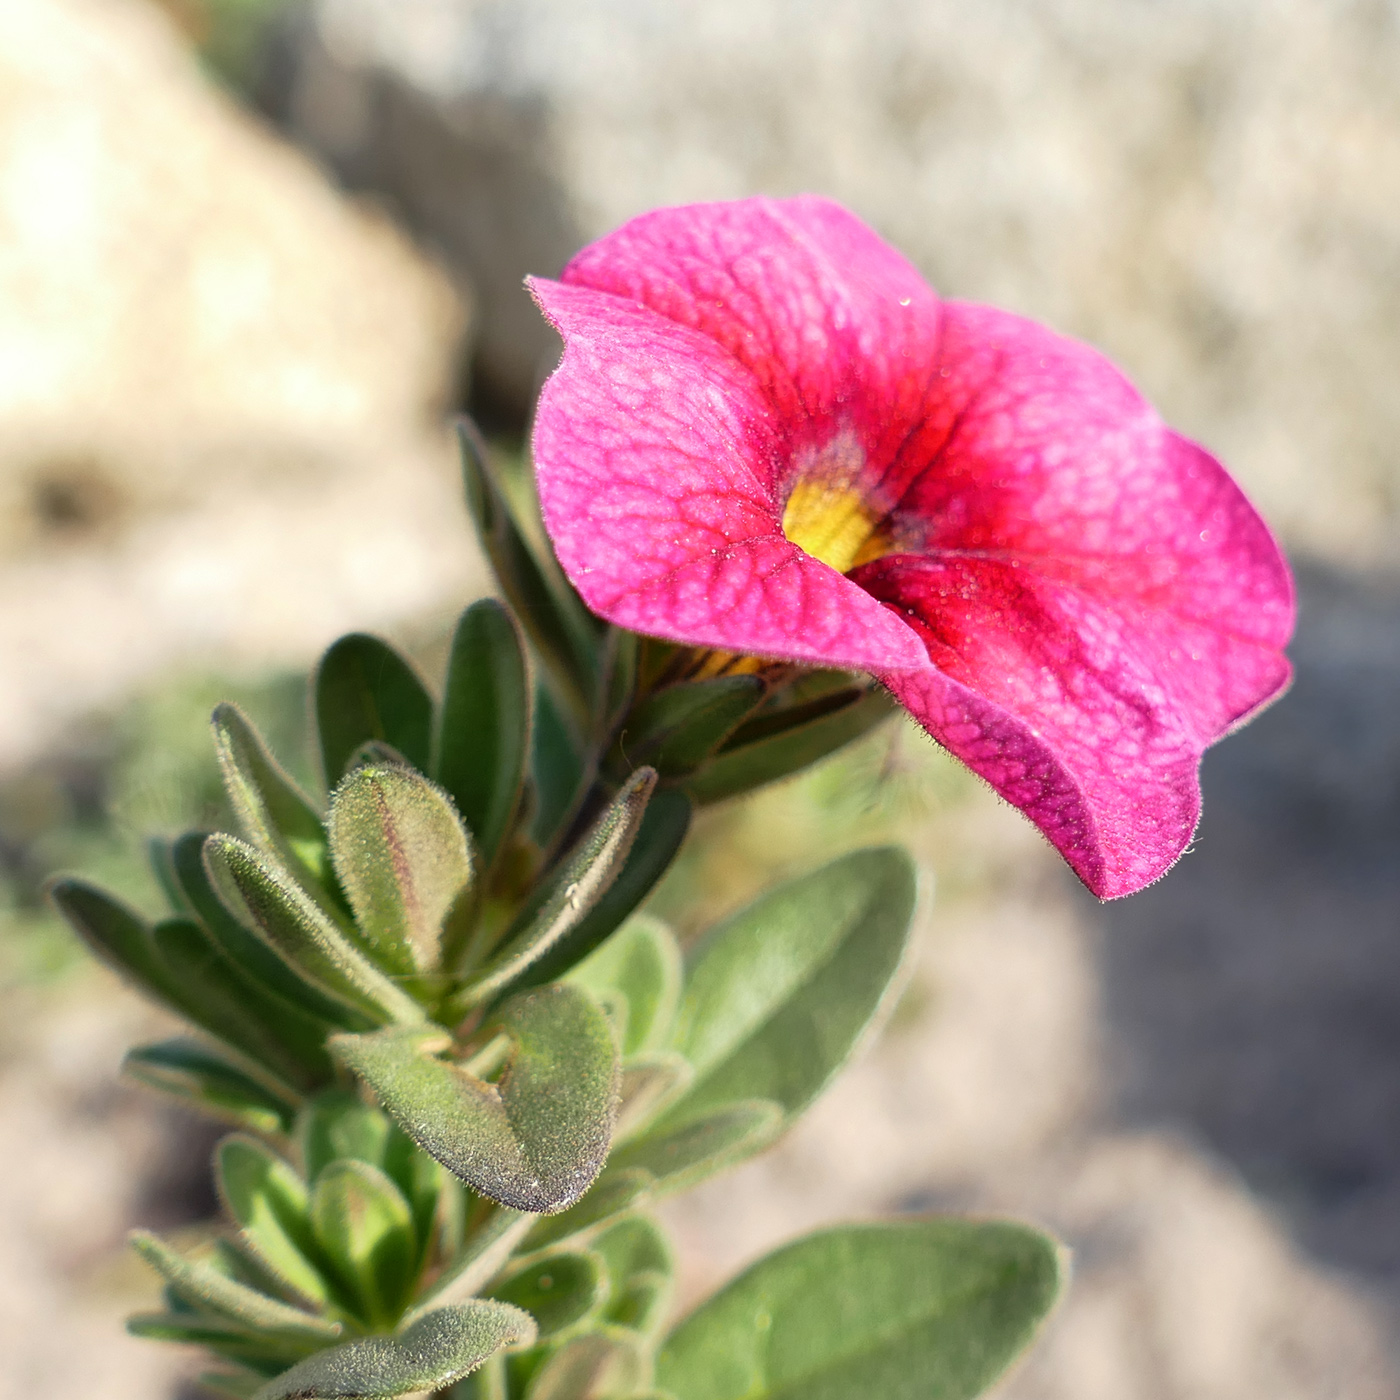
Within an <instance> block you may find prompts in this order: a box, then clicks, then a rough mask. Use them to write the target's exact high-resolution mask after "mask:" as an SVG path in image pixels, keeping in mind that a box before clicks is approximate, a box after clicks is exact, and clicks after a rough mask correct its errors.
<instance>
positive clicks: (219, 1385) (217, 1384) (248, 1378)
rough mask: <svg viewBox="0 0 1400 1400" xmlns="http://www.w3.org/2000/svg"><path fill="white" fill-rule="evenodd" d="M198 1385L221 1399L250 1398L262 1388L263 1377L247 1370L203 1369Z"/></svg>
mask: <svg viewBox="0 0 1400 1400" xmlns="http://www.w3.org/2000/svg"><path fill="white" fill-rule="evenodd" d="M199 1385H200V1387H201V1388H202V1389H204V1390H207V1391H208V1392H209V1393H210V1394H211V1395H217V1396H220V1397H221V1400H252V1397H253V1395H254V1394H255V1393H256V1392H257V1391H258V1390H260V1389H261V1388H262V1386H263V1378H262V1376H261V1375H258V1374H256V1373H254V1372H249V1371H204V1372H202V1373H201V1374H200V1377H199Z"/></svg>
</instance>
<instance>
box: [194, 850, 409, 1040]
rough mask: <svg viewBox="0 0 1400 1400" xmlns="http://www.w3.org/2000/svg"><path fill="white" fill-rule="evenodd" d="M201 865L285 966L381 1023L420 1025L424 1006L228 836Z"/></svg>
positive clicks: (223, 897)
mask: <svg viewBox="0 0 1400 1400" xmlns="http://www.w3.org/2000/svg"><path fill="white" fill-rule="evenodd" d="M204 864H205V868H206V870H207V871H208V873H209V879H210V882H211V883H212V884H213V886H214V889H215V891H216V892H217V894H218V896H219V898H220V899H221V900H222V901H223V903H224V904H225V906H226V907H227V908H228V910H229V912H230V913H231V914H233V915H234V917H235V918H237V919H238V920H239V922H241V923H246V924H247V925H249V926H250V927H252V928H256V929H257V930H258V931H259V932H260V933H261V934H262V935H263V937H264V938H266V940H267V941H268V943H270V944H271V945H272V946H273V947H274V948H275V949H276V950H277V951H278V952H279V953H281V954H282V956H283V957H284V958H286V959H287V960H288V961H289V962H292V963H295V964H296V965H297V966H298V967H299V968H301V969H303V970H304V971H305V972H306V973H307V974H308V975H309V976H310V977H312V978H314V979H315V980H316V981H317V982H319V983H321V984H322V985H323V986H325V987H327V988H329V989H330V990H331V991H332V992H333V993H335V994H336V995H338V996H341V997H345V998H346V999H348V1000H351V1001H353V1002H354V1003H355V1004H356V1005H358V1006H359V1007H360V1009H361V1010H363V1011H365V1012H367V1013H369V1014H370V1015H372V1016H375V1017H377V1018H378V1019H381V1020H395V1021H400V1022H404V1023H413V1022H422V1021H423V1019H424V1013H423V1009H422V1007H420V1006H419V1005H418V1003H417V1002H416V1001H414V1000H413V998H412V997H411V996H409V995H408V993H407V992H404V991H402V990H401V989H400V988H399V987H398V986H397V984H395V983H394V982H393V981H391V980H390V979H389V978H388V977H386V976H385V975H384V974H383V973H382V972H381V971H380V970H379V969H378V968H377V967H375V966H374V965H373V964H372V963H370V961H369V960H368V959H367V958H366V957H365V956H364V955H363V954H362V953H361V952H360V951H359V950H358V949H357V948H355V947H354V946H353V945H352V944H351V943H350V941H349V940H348V939H347V938H346V937H345V935H344V934H343V933H341V931H340V930H339V929H338V928H337V927H336V926H335V925H334V924H333V923H332V922H331V921H330V919H329V918H327V916H326V914H325V913H324V911H323V910H322V909H321V908H320V907H319V906H318V905H316V904H314V903H313V902H312V900H311V899H310V898H309V896H308V895H307V894H306V892H305V891H304V890H302V889H301V888H300V886H298V885H294V884H293V883H292V882H291V881H290V880H288V879H287V878H286V877H285V876H284V875H282V874H281V873H280V872H278V871H276V870H274V869H272V868H271V867H270V866H268V865H267V864H266V863H265V862H264V861H263V860H262V858H261V857H260V856H259V855H258V853H257V852H256V851H255V850H253V848H252V847H251V846H248V845H245V844H244V843H243V842H242V841H238V840H235V839H234V838H233V837H232V836H211V837H210V838H209V839H208V840H207V841H206V842H205V843H204Z"/></svg>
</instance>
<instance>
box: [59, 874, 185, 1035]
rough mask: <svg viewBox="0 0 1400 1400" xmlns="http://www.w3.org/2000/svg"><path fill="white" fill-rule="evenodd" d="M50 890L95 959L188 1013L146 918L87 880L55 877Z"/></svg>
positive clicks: (151, 995)
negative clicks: (157, 950)
mask: <svg viewBox="0 0 1400 1400" xmlns="http://www.w3.org/2000/svg"><path fill="white" fill-rule="evenodd" d="M48 894H49V898H50V900H52V901H53V904H54V907H55V908H56V909H57V910H58V912H59V913H60V914H61V915H62V916H63V918H64V919H66V920H67V922H68V924H69V926H70V927H71V928H72V929H73V931H74V932H75V933H76V934H77V935H78V937H79V938H81V939H82V940H83V942H84V943H85V944H86V945H87V947H88V950H89V951H90V952H91V953H92V954H93V955H94V956H95V957H96V958H97V960H98V961H99V962H102V963H105V964H106V966H107V967H109V968H111V970H112V971H113V972H115V973H116V974H117V976H118V977H120V978H121V979H122V980H123V981H125V982H126V983H128V984H129V985H130V986H132V987H134V988H135V989H136V990H137V991H139V992H142V993H144V994H145V995H146V996H148V997H150V998H151V1000H152V1001H156V1002H160V1003H162V1004H164V1005H166V1006H170V1007H173V1008H174V1009H175V1010H177V1011H179V1012H180V1013H181V1014H183V1015H188V1014H189V1013H188V1011H187V1009H186V1006H187V1003H186V999H185V998H184V997H183V996H182V995H181V992H180V988H179V987H178V986H176V985H175V983H174V981H173V980H172V978H171V976H170V974H169V972H168V971H167V969H166V967H165V964H164V963H163V962H162V961H161V959H160V955H159V954H158V953H157V952H156V946H155V942H154V940H153V939H152V937H151V930H150V926H149V925H148V924H147V923H146V921H145V919H143V918H142V917H141V916H140V915H139V914H137V913H135V912H134V911H133V910H131V909H130V908H128V907H127V906H126V905H125V904H122V903H121V902H120V901H118V900H116V899H113V898H112V896H111V895H109V894H107V893H106V892H105V891H103V890H100V889H98V888H97V886H96V885H90V884H88V883H87V882H86V881H85V880H71V879H64V880H55V881H54V882H53V883H52V884H51V885H50V886H49V889H48Z"/></svg>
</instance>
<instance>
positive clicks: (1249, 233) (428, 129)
mask: <svg viewBox="0 0 1400 1400" xmlns="http://www.w3.org/2000/svg"><path fill="white" fill-rule="evenodd" d="M1397 63H1400V10H1398V9H1397V7H1396V5H1395V4H1394V3H1393V0H1341V2H1339V0H1295V3H1292V4H1288V5H1279V4H1274V3H1271V0H1229V2H1228V3H1227V0H1180V3H1175V4H1171V5H1163V4H1160V3H1153V0H1123V2H1122V3H1119V4H1114V5H1107V4H1104V3H1102V0H988V3H985V4H981V5H976V6H970V5H966V4H961V3H958V2H957V0H861V3H859V4H856V3H852V0H707V3H705V4H704V5H693V6H657V5H654V4H650V3H647V2H646V0H305V5H304V8H302V9H301V10H300V11H298V12H297V14H296V18H295V20H294V22H292V23H290V24H289V25H288V26H287V28H286V30H285V31H284V32H283V34H282V37H281V41H280V45H279V47H278V49H277V58H276V62H275V63H273V64H272V66H271V69H270V70H269V74H268V100H269V103H270V105H271V106H272V107H273V108H274V109H275V110H276V111H277V113H278V114H279V115H280V117H281V119H282V120H283V121H284V122H285V123H286V124H287V125H288V127H289V128H290V129H291V130H292V131H293V132H295V133H296V134H297V135H298V136H299V138H300V139H302V140H304V141H305V142H307V143H308V144H309V145H310V146H311V147H313V148H314V149H316V150H317V151H319V152H320V153H321V154H322V155H323V156H324V157H325V158H326V159H327V160H328V161H329V162H330V163H331V164H332V165H333V166H334V167H335V168H336V169H337V170H338V171H339V172H340V173H341V175H342V177H343V178H344V179H346V180H347V181H348V182H350V183H351V184H353V185H356V186H360V187H367V188H372V189H377V190H381V191H383V192H385V193H386V194H387V195H389V196H390V197H391V198H392V199H393V200H395V201H396V202H397V203H398V204H399V206H400V207H401V208H402V210H403V211H404V212H405V214H406V216H407V218H408V220H409V221H410V223H411V224H412V225H413V226H414V227H416V228H417V229H418V230H419V231H420V233H421V234H422V236H423V237H424V238H425V239H427V240H428V241H430V242H431V243H433V244H434V245H435V246H437V247H438V248H439V249H441V250H442V251H443V252H444V253H445V254H446V255H447V256H448V258H449V259H450V260H451V261H452V263H453V264H454V265H455V266H456V267H457V268H459V269H460V270H461V272H462V274H463V275H464V276H465V277H467V278H468V279H469V280H470V281H471V282H472V284H473V285H474V286H475V287H476V288H477V289H478V291H479V293H480V296H481V305H482V339H481V348H480V354H479V357H478V366H479V370H480V372H481V374H482V375H483V376H484V377H485V379H486V380H487V381H488V387H489V388H490V389H491V390H492V391H493V393H495V394H496V395H497V396H498V397H502V396H503V397H504V398H505V399H506V400H508V401H509V402H510V403H511V404H513V405H514V408H515V411H516V413H517V414H520V415H523V413H524V411H525V406H526V405H527V403H528V400H529V396H530V392H531V390H532V388H533V387H534V384H535V382H536V380H537V377H538V375H539V373H540V366H541V364H542V363H547V360H548V356H549V352H550V346H549V340H548V336H547V334H546V332H545V331H544V329H543V327H542V326H541V325H540V323H539V320H538V318H537V317H536V316H535V314H534V312H533V309H532V308H531V306H530V305H529V302H528V300H527V299H526V298H525V297H524V296H523V294H522V293H521V292H520V290H519V287H520V279H521V277H522V275H523V274H524V273H526V272H527V271H533V272H540V273H545V274H549V273H553V272H555V271H557V269H558V268H559V266H560V265H561V263H562V262H563V261H564V259H565V258H566V256H567V255H568V253H569V252H570V251H571V250H572V249H573V248H574V247H575V246H576V245H577V244H579V243H580V242H582V241H584V240H585V239H588V238H592V237H595V236H597V235H599V234H601V233H603V232H604V231H606V230H607V229H609V228H610V227H613V226H614V225H616V224H617V223H619V222H621V221H622V220H623V219H625V218H627V217H629V216H630V215H632V214H635V213H637V212H639V211H641V210H643V209H646V208H648V207H651V206H655V205H660V204H667V203H675V202H684V201H689V200H698V199H711V198H728V197H734V196H740V195H744V194H748V193H752V192H756V191H763V192H769V193H774V194H783V193H790V192H794V191H798V190H804V189H805V190H817V191H821V192H825V193H828V194H831V195H833V196H835V197H837V198H838V199H841V200H843V201H844V202H846V203H847V204H849V205H850V206H851V207H852V208H853V209H855V210H856V211H857V212H858V213H860V214H861V215H863V216H864V217H865V218H866V219H868V220H869V221H870V222H872V223H873V224H874V225H875V226H876V227H877V228H878V229H879V230H880V231H881V232H882V233H883V234H885V235H886V236H887V237H889V238H890V239H892V240H893V241H894V242H895V243H896V244H898V245H899V246H900V247H902V248H903V249H905V250H907V251H908V252H909V254H910V255H911V256H912V257H913V258H914V259H915V260H916V261H917V262H918V263H919V264H920V265H921V266H922V268H923V269H924V270H925V271H926V272H927V273H928V274H929V275H930V277H931V278H932V279H933V281H934V283H935V285H937V286H939V287H940V288H941V289H942V290H944V291H945V292H947V293H949V294H952V295H958V296H965V297H971V298H974V299H978V300H986V301H994V302H998V303H1001V304H1003V305H1006V306H1008V307H1011V308H1013V309H1017V310H1020V311H1023V312H1025V313H1027V314H1029V315H1032V316H1035V317H1038V318H1040V319H1042V320H1045V321H1048V322H1049V323H1051V324H1052V325H1054V326H1056V327H1058V328H1059V329H1061V330H1064V331H1066V332H1068V333H1071V334H1075V335H1078V336H1082V337H1085V338H1087V339H1089V340H1091V341H1094V342H1096V343H1098V344H1100V345H1101V346H1102V347H1103V348H1105V349H1106V350H1107V351H1108V352H1109V353H1110V354H1112V355H1113V356H1114V357H1115V358H1117V359H1118V360H1119V361H1120V362H1121V363H1123V364H1124V365H1125V366H1126V367H1127V368H1128V370H1129V371H1130V373H1132V374H1133V376H1134V377H1135V378H1136V379H1137V380H1138V381H1139V382H1140V383H1141V385H1142V386H1143V387H1144V389H1145V390H1146V391H1147V392H1148V393H1149V394H1150V396H1151V397H1153V398H1154V400H1156V401H1157V402H1158V403H1159V404H1160V405H1161V407H1162V408H1163V409H1164V411H1165V412H1166V413H1167V415H1168V416H1169V417H1170V418H1171V419H1172V420H1173V421H1174V422H1176V423H1178V424H1179V425H1180V426H1181V427H1182V428H1183V429H1185V430H1186V431H1188V432H1190V433H1192V434H1193V435H1195V436H1197V437H1199V438H1201V439H1203V440H1204V441H1206V442H1207V443H1208V444H1210V445H1211V446H1212V447H1214V448H1215V449H1216V450H1218V451H1220V452H1221V453H1222V455H1224V456H1225V458H1226V459H1227V460H1228V461H1229V462H1230V463H1231V465H1232V466H1233V467H1234V468H1235V470H1236V471H1237V472H1238V474H1239V475H1240V476H1241V478H1242V479H1243V480H1244V481H1245V483H1246V485H1247V486H1248V487H1249V489H1250V490H1251V491H1252V492H1253V493H1254V494H1255V495H1256V496H1257V498H1258V499H1259V501H1260V503H1261V504H1262V505H1263V507H1264V508H1265V511H1266V513H1267V514H1268V515H1269V516H1270V518H1271V519H1272V520H1273V521H1274V522H1275V523H1276V524H1277V525H1278V526H1279V527H1280V528H1281V529H1282V530H1283V532H1284V534H1285V535H1286V537H1287V538H1288V539H1289V540H1290V541H1291V542H1292V543H1294V544H1295V545H1297V546H1299V547H1302V548H1304V549H1306V550H1308V551H1310V552H1313V553H1318V554H1322V555H1324V556H1328V557H1331V558H1333V559H1337V560H1347V561H1351V562H1355V561H1360V560H1365V561H1370V562H1378V561H1390V562H1394V561H1395V560H1396V559H1397V557H1400V529H1397V511H1400V454H1397V452H1396V450H1395V446H1394V444H1395V443H1396V442H1397V441H1400V398H1397V396H1396V395H1395V393H1394V387H1393V386H1394V377H1395V367H1396V365H1397V364H1400V256H1397V254H1400V87H1397V85H1396V84H1395V82H1394V73H1395V71H1396V67H1397Z"/></svg>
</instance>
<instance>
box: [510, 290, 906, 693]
mask: <svg viewBox="0 0 1400 1400" xmlns="http://www.w3.org/2000/svg"><path fill="white" fill-rule="evenodd" d="M531 287H532V290H533V291H534V294H535V296H536V298H537V299H538V301H539V303H540V305H541V307H542V308H543V310H544V312H545V314H546V315H547V316H548V317H549V319H550V320H551V321H552V322H553V323H554V325H555V326H556V327H558V329H559V330H560V332H561V333H562V334H563V336H564V338H565V352H564V360H563V363H562V364H561V365H560V367H559V369H558V370H557V371H556V372H555V374H554V375H553V376H552V378H551V379H550V380H549V382H548V383H547V384H546V385H545V388H544V391H543V392H542V394H541V396H540V404H539V410H538V413H537V416H536V419H535V438H534V445H535V460H536V465H537V470H538V478H539V492H540V505H541V507H542V509H543V512H544V518H545V525H546V528H547V529H548V530H549V534H550V537H551V539H552V540H553V542H554V548H555V551H556V553H557V554H558V556H559V562H560V563H561V564H562V565H563V568H564V572H565V573H566V574H568V576H569V578H570V579H571V581H572V582H573V584H574V586H575V587H576V588H577V589H578V590H579V592H580V593H581V594H582V595H583V597H584V600H585V601H586V602H587V603H588V605H589V607H591V608H592V609H593V610H594V611H595V612H597V613H599V614H600V615H601V616H603V617H605V618H607V619H608V620H609V621H610V622H613V623H616V624H617V625H618V626H621V627H627V628H631V629H632V630H633V631H637V632H643V633H648V634H651V635H661V636H665V637H669V638H672V639H673V640H676V641H682V642H688V643H692V644H694V645H699V646H709V647H718V648H723V649H725V650H737V651H744V652H752V653H756V654H758V655H764V656H774V657H780V658H784V659H791V660H796V661H807V662H814V663H816V664H818V665H824V666H846V667H852V668H856V669H861V670H880V669H884V668H886V667H891V666H894V667H900V666H911V665H922V664H925V656H924V649H923V645H922V643H920V641H919V639H918V638H917V637H916V636H915V635H914V633H913V632H912V631H910V629H909V628H908V627H906V626H905V625H904V624H903V623H902V622H901V621H900V620H899V619H898V618H897V617H895V616H894V615H892V614H891V613H890V612H889V611H888V610H887V609H885V608H883V607H881V606H880V604H879V603H878V602H876V601H875V600H874V599H873V598H871V597H870V596H869V595H868V594H866V593H864V592H863V591H862V590H861V589H860V588H858V587H856V586H855V585H854V584H853V583H851V582H850V581H849V580H847V579H845V578H843V577H842V576H841V575H840V574H838V573H837V572H836V571H835V570H834V569H830V568H828V567H827V566H826V565H825V564H823V563H821V562H820V561H819V560H816V559H813V558H811V557H810V556H808V555H806V554H804V553H803V552H802V551H801V550H800V549H798V548H797V547H796V546H795V545H793V544H791V543H789V542H788V540H787V539H786V538H785V537H784V535H783V532H782V527H781V523H780V522H781V511H782V507H781V505H780V503H779V501H778V498H777V497H776V495H775V494H774V491H773V489H772V487H771V486H770V485H768V484H767V482H765V481H764V480H762V479H761V478H762V476H763V474H764V472H763V469H764V468H766V466H767V465H768V464H769V463H771V462H772V461H773V460H774V458H775V456H776V455H777V454H778V453H779V447H778V445H777V443H776V442H775V430H774V426H773V415H772V412H771V409H770V407H769V405H768V403H767V402H766V400H765V398H764V395H763V392H762V390H761V388H760V387H759V385H758V384H757V382H756V381H755V379H754V377H753V376H752V375H751V374H750V373H749V371H748V370H747V369H745V368H744V367H743V366H742V365H740V364H739V363H738V362H736V361H735V360H734V359H733V358H732V357H731V356H730V355H729V354H728V353H727V352H726V351H725V350H723V349H722V348H721V347H720V346H719V345H717V344H716V343H715V342H714V341H713V340H711V339H709V338H708V337H707V336H705V335H702V334H699V333H697V332H695V331H693V330H690V329H688V328H687V327H685V326H681V325H678V324H677V323H676V322H674V321H669V320H667V319H666V318H664V317H662V316H659V315H657V314H656V313H654V312H652V311H649V310H647V309H646V308H645V307H642V306H639V305H638V304H637V303H636V302H635V301H626V300H623V299H622V298H620V297H616V296H612V295H608V294H605V293H599V292H596V291H591V290H588V289H586V288H582V287H570V286H565V285H563V284H561V283H557V282H545V281H535V282H532V284H531Z"/></svg>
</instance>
